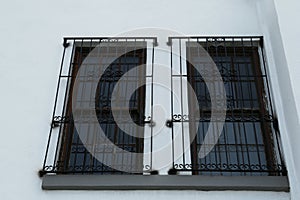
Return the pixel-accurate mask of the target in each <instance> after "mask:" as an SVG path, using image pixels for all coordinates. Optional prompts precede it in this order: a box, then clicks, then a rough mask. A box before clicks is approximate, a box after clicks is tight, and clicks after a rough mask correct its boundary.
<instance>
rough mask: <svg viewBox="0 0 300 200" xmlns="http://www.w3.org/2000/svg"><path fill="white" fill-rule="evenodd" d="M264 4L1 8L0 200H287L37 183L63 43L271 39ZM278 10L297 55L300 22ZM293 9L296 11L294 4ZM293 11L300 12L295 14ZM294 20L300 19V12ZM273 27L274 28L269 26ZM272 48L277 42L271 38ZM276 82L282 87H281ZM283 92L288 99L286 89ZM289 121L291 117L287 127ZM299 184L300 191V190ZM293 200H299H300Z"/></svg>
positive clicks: (215, 0) (160, 0) (242, 0)
mask: <svg viewBox="0 0 300 200" xmlns="http://www.w3.org/2000/svg"><path fill="white" fill-rule="evenodd" d="M261 1H262V2H264V1H263V0H261ZM265 1H267V0H265ZM257 2H259V1H250V0H210V1H206V0H205V1H204V0H203V1H193V0H186V1H184V2H183V1H179V0H151V1H150V0H145V1H140V0H130V1H129V0H119V1H117V0H102V1H96V0H92V1H89V2H87V1H79V0H61V1H59V0H52V1H37V0H28V1H21V0H20V1H18V0H12V1H6V2H5V3H2V5H1V6H0V16H1V17H0V36H1V38H2V40H1V44H2V48H0V81H1V84H0V91H2V95H1V104H0V110H1V116H0V122H1V133H0V134H1V136H2V138H1V142H0V147H1V151H0V159H1V164H0V169H1V172H2V174H1V179H0V185H1V189H0V193H1V199H21V198H25V199H33V200H34V199H57V200H60V199H64V200H66V199H72V200H76V199H83V198H84V199H98V198H99V199H100V198H101V199H153V198H155V199H172V200H176V199H207V198H209V199H216V200H222V199H232V200H239V199H245V200H248V199H249V200H250V199H251V200H252V199H257V200H267V199H274V200H288V199H289V198H290V197H289V196H290V195H289V193H281V192H242V191H240V192H233V191H223V192H204V191H109V192H108V191H43V190H41V188H40V185H41V179H40V178H38V176H37V172H38V170H39V169H40V168H41V166H42V161H43V156H44V151H45V147H46V141H47V137H48V131H49V125H50V121H51V114H52V109H53V102H54V94H55V89H56V82H57V76H58V70H59V65H60V59H61V55H62V45H61V43H62V37H63V36H112V35H115V34H117V33H119V32H122V31H127V30H130V29H135V28H140V27H162V28H169V29H174V30H176V31H179V32H183V33H185V34H187V35H261V34H266V35H267V34H268V33H269V34H271V33H272V31H273V30H269V29H268V27H269V28H272V26H271V25H272V24H271V25H270V26H268V27H267V28H264V27H266V26H265V25H264V24H261V23H262V22H261V19H260V18H259V17H258V16H259V14H258V13H259V12H257V10H256V9H257ZM276 3H277V4H276V6H277V10H278V12H279V14H280V16H283V17H279V21H280V20H281V21H280V28H281V33H282V34H283V43H284V47H285V50H286V49H289V48H290V46H292V48H294V50H295V48H296V47H295V46H294V44H293V43H292V42H293V41H295V40H293V39H292V40H291V39H290V38H289V37H290V35H289V34H290V33H289V29H288V27H287V26H288V23H287V22H290V21H292V22H294V21H295V19H292V20H291V19H289V17H290V16H289V14H286V13H285V12H288V11H286V10H285V9H284V5H283V4H282V3H281V2H279V1H277V0H276ZM289 5H290V8H292V7H293V5H294V4H292V3H291V4H289ZM298 5H299V4H298ZM258 8H259V6H258ZM294 9H296V8H293V9H292V10H294ZM294 13H297V12H296V10H295V11H294ZM260 16H261V17H263V18H264V17H266V16H265V15H260ZM270 17H271V18H272V17H274V16H272V15H271V16H270ZM275 21H276V20H275ZM271 22H272V20H266V21H265V23H271ZM293 27H294V26H293ZM266 29H267V30H266ZM284 30H286V31H284ZM275 31H276V30H275ZM298 35H299V34H298ZM292 37H295V35H292ZM268 41H272V39H271V38H270V36H269V39H268ZM296 41H297V40H296ZM279 46H280V45H279ZM270 48H274V47H273V46H270ZM289 52H292V53H291V54H290V53H289ZM293 52H294V51H293V49H292V50H286V53H289V56H288V57H287V60H288V64H289V67H290V66H292V68H291V69H289V70H291V71H290V72H295V74H294V75H292V80H293V81H292V85H293V86H294V88H295V91H296V86H297V78H296V74H298V73H299V69H298V70H297V66H296V65H297V64H298V61H297V56H296V54H294V53H293ZM295 52H299V51H295ZM273 54H274V55H273ZM268 55H269V56H271V55H273V57H274V58H276V56H278V55H276V51H272V52H271V51H269V52H268ZM271 57H272V56H271ZM274 58H273V59H274ZM283 59H284V58H283ZM270 62H271V63H269V64H272V63H275V64H277V63H278V62H279V61H278V62H275V61H273V62H272V58H270ZM279 63H280V62H279ZM286 71H288V70H287V69H286V70H285V74H287V75H288V73H287V72H286ZM296 72H297V73H296ZM274 73H275V72H274ZM283 78H284V77H281V78H280V77H278V80H277V83H279V82H280V83H281V80H282V79H283ZM275 79H276V77H275ZM274 82H275V83H276V80H275V81H274ZM275 86H276V85H275ZM277 86H279V84H278V85H277ZM279 90H281V91H280V92H282V90H284V86H281V88H280V89H279ZM276 91H277V90H276ZM295 91H294V92H295ZM280 92H278V94H280ZM282 95H283V94H282ZM286 98H291V101H292V102H294V101H297V100H298V102H299V100H300V99H299V92H298V93H297V92H296V99H295V100H294V99H293V96H287V97H286ZM279 99H280V98H279ZM286 103H287V102H286V101H285V99H283V100H282V101H281V100H278V103H277V105H281V106H282V105H285V104H286ZM291 105H292V104H291ZM298 105H299V104H298ZM291 107H292V106H291ZM290 109H291V108H290ZM288 111H289V110H288ZM294 112H295V110H294ZM278 113H279V114H281V118H280V120H283V121H282V123H283V124H284V123H288V117H289V116H288V115H287V111H286V110H283V111H282V110H279V112H278ZM283 117H287V118H286V121H284V120H285V119H284V118H283ZM290 117H293V116H292V115H291V116H290ZM289 123H290V122H289ZM290 125H291V126H292V127H290V128H289V130H287V129H286V127H284V126H282V127H283V130H284V131H285V130H286V131H287V132H288V131H292V132H293V134H294V135H293V137H292V136H290V135H285V136H284V137H283V141H284V142H285V143H286V145H289V144H291V145H292V148H290V146H288V147H285V153H286V154H290V153H291V154H292V155H287V164H288V167H289V168H288V169H289V171H290V173H291V174H290V175H291V176H290V177H291V178H292V181H291V184H292V189H293V191H297V190H296V189H295V188H296V187H299V186H298V185H299V182H297V180H296V178H295V179H293V177H296V176H299V174H296V175H295V173H296V170H295V169H296V168H295V167H296V166H300V165H299V163H296V162H299V161H298V160H296V155H298V154H299V153H300V149H299V147H296V142H297V141H299V134H298V136H296V134H297V133H298V132H297V129H296V128H297V123H294V124H290ZM298 126H299V124H298ZM298 131H299V129H298ZM291 141H293V143H292V142H291ZM293 155H294V156H293ZM294 162H295V163H294ZM293 173H294V174H293ZM297 183H298V185H293V184H297ZM295 194H296V193H295ZM293 198H294V199H297V196H293Z"/></svg>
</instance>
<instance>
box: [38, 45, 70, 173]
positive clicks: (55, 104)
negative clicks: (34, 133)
mask: <svg viewBox="0 0 300 200" xmlns="http://www.w3.org/2000/svg"><path fill="white" fill-rule="evenodd" d="M66 48H67V46H64V50H63V56H62V59H61V64H60V70H59V77H58V80H57V88H56V95H55V100H54V109H53V112H52V122H53V120H54V116H55V111H56V107H57V99H58V93H59V88H60V81H61V75H62V69H63V64H64V59H65V54H66ZM52 129H53V127H52V124H51V127H50V131H49V136H48V142H47V147H46V152H45V157H44V161H43V170H44V169H45V167H46V161H47V157H48V152H49V146H50V140H51V136H52ZM54 166H55V165H54ZM54 166H53V167H54Z"/></svg>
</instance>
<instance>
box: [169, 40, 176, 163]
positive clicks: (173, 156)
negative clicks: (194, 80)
mask: <svg viewBox="0 0 300 200" xmlns="http://www.w3.org/2000/svg"><path fill="white" fill-rule="evenodd" d="M169 40H170V48H171V55H170V58H171V120H173V115H174V108H173V104H174V99H173V39H172V38H169ZM171 132H172V136H171V138H172V167H173V168H174V169H175V166H174V164H175V155H174V128H173V126H172V130H171Z"/></svg>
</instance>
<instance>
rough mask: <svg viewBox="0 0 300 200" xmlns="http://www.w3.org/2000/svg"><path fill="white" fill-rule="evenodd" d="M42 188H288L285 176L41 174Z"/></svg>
mask: <svg viewBox="0 0 300 200" xmlns="http://www.w3.org/2000/svg"><path fill="white" fill-rule="evenodd" d="M42 179H43V181H42V188H43V189H45V190H252V191H285V192H288V191H289V183H288V178H287V177H286V176H199V175H198V176H197V175H195V176H188V175H185V176H184V175H180V176H176V175H172V176H167V175H166V176H162V175H152V176H150V175H149V176H142V175H45V176H44V177H43V178H42Z"/></svg>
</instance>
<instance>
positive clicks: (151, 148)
mask: <svg viewBox="0 0 300 200" xmlns="http://www.w3.org/2000/svg"><path fill="white" fill-rule="evenodd" d="M155 45H156V44H155V43H154V42H153V44H152V63H151V121H152V120H153V105H154V104H153V99H154V98H153V89H154V87H153V75H154V53H155V52H154V47H155ZM150 128H151V142H150V143H151V147H150V152H151V155H150V163H151V165H150V169H151V170H152V169H153V158H152V156H153V126H150Z"/></svg>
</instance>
